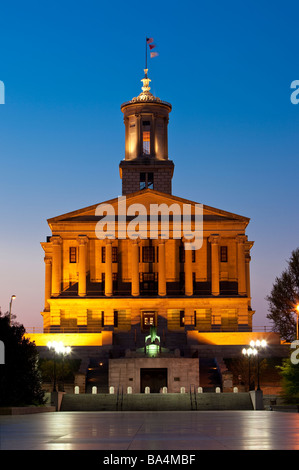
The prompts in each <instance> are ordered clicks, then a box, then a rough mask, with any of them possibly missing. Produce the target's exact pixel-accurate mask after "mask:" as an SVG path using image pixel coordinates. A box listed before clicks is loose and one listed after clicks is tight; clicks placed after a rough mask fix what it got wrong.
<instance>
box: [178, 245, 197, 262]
mask: <svg viewBox="0 0 299 470" xmlns="http://www.w3.org/2000/svg"><path fill="white" fill-rule="evenodd" d="M179 249H180V253H179V257H180V263H185V248H184V245H181V246H180V247H179ZM192 263H195V250H192Z"/></svg>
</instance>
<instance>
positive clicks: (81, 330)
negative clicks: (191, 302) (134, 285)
mask: <svg viewBox="0 0 299 470" xmlns="http://www.w3.org/2000/svg"><path fill="white" fill-rule="evenodd" d="M185 326H186V327H194V329H195V330H196V331H199V332H203V333H204V332H206V333H209V332H225V331H226V332H234V331H235V332H237V331H240V328H239V325H234V326H233V325H232V326H229V327H228V326H223V325H221V324H219V325H217V326H219V329H217V331H215V330H214V329H213V325H211V326H210V327H209V328H203V327H201V325H200V323H199V322H198V324H197V325H196V324H195V321H194V317H190V318H188V316H186V317H185ZM112 327H113V325H111V327H110V329H112ZM107 329H109V327H104V328H91V327H88V328H82V327H60V326H57V327H52V328H42V327H35V326H33V327H26V333H28V334H30V333H33V334H35V333H37V334H38V333H82V334H84V333H101V332H102V331H106V330H107ZM271 331H274V328H273V326H271V325H264V326H253V327H252V332H264V333H269V332H271ZM126 333H127V334H129V333H130V332H126ZM132 334H135V333H134V332H133V333H132Z"/></svg>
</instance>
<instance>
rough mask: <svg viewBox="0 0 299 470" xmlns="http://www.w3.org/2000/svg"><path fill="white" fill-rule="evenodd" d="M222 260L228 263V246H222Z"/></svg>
mask: <svg viewBox="0 0 299 470" xmlns="http://www.w3.org/2000/svg"><path fill="white" fill-rule="evenodd" d="M220 261H221V263H227V246H221V247H220Z"/></svg>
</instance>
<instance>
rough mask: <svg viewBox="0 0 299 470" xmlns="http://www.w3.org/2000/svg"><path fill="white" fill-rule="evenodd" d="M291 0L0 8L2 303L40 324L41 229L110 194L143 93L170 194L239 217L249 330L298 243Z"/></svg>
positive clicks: (261, 320)
mask: <svg viewBox="0 0 299 470" xmlns="http://www.w3.org/2000/svg"><path fill="white" fill-rule="evenodd" d="M298 13H299V5H298V2H296V1H286V2H278V1H273V2H271V3H270V2H269V1H267V2H266V1H256V0H253V1H250V2H240V1H227V2H221V1H219V0H217V1H214V2H208V1H206V2H203V1H199V2H195V1H188V0H187V1H185V2H170V1H162V2H156V1H152V2H147V3H145V2H136V1H134V0H133V1H130V2H120V1H115V2H102V1H86V2H84V3H82V2H80V3H79V2H76V1H75V2H74V1H73V2H70V1H64V0H61V1H59V2H58V1H56V0H54V1H52V2H51V3H45V2H37V1H36V2H35V1H30V0H29V1H27V2H21V1H12V2H5V4H4V5H3V3H2V4H1V11H0V44H1V46H0V80H2V81H3V82H4V84H5V104H4V105H0V165H1V166H0V170H1V189H2V191H1V192H2V197H1V202H0V210H1V231H0V263H1V278H0V306H1V308H2V310H4V311H5V310H7V309H8V304H9V300H10V296H11V294H16V295H17V299H16V300H15V303H14V307H13V309H14V311H15V313H17V315H18V319H19V321H21V322H22V323H24V325H25V326H26V327H28V328H29V327H33V326H36V327H41V326H42V317H41V315H40V311H41V310H42V308H43V295H44V286H43V282H44V262H43V250H42V248H41V246H40V242H41V241H44V240H45V239H46V236H47V235H49V234H50V231H49V229H48V226H47V219H48V218H51V217H54V216H56V215H60V214H63V213H65V212H69V211H72V210H76V209H79V208H83V207H85V206H88V205H91V204H96V203H100V202H102V201H103V200H107V199H109V198H111V197H116V196H117V195H120V194H121V181H120V178H119V170H118V165H119V162H120V160H122V158H123V157H124V125H123V117H122V113H121V111H120V105H121V103H123V102H124V101H127V100H129V99H131V98H132V97H133V96H137V95H138V94H139V93H140V91H141V90H140V87H141V82H140V80H141V78H142V76H143V68H144V56H145V47H144V42H145V37H146V36H151V37H153V38H154V39H155V42H156V44H157V51H158V52H159V56H158V57H156V58H155V59H151V60H149V76H150V78H151V79H152V82H151V86H152V91H153V93H154V94H155V95H156V96H159V97H160V98H162V99H163V100H165V101H169V102H171V104H172V106H173V110H172V112H171V115H170V123H169V156H170V158H171V159H173V161H174V163H175V172H174V178H173V194H174V195H176V196H181V197H186V198H188V199H193V200H194V201H196V202H199V203H203V204H206V205H209V206H214V207H216V208H219V209H223V210H227V211H230V212H235V213H238V214H241V215H244V216H247V217H250V218H251V222H250V225H249V227H248V232H247V233H248V237H249V239H250V240H254V241H255V245H254V248H253V249H252V262H251V278H252V279H251V284H252V297H253V301H252V305H253V308H254V309H255V310H256V314H255V317H254V324H255V325H256V326H261V325H265V324H266V323H267V321H266V314H267V307H268V304H267V302H266V301H265V297H266V295H268V294H269V292H270V290H271V286H272V284H273V282H274V280H275V277H276V276H277V275H280V273H281V271H282V270H283V269H284V268H285V267H286V261H287V259H288V258H289V257H290V255H291V252H292V250H293V249H295V248H297V247H298V246H299V243H298V234H299V221H298V220H299V217H298V194H299V185H298V182H297V176H298V167H299V165H298V124H299V104H298V105H293V104H292V103H291V101H290V95H291V92H292V90H291V89H290V84H291V82H292V81H293V80H296V79H299V55H298V43H299V30H298V24H297V23H298Z"/></svg>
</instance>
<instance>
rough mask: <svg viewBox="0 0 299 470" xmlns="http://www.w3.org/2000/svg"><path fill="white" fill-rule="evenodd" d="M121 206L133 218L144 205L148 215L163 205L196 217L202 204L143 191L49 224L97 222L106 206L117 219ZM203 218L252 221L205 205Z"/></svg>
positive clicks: (71, 213) (68, 214) (50, 220)
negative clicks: (196, 210) (186, 207)
mask: <svg viewBox="0 0 299 470" xmlns="http://www.w3.org/2000/svg"><path fill="white" fill-rule="evenodd" d="M120 204H125V208H126V209H125V213H126V214H127V215H128V214H130V216H131V217H134V216H135V215H133V213H134V210H135V209H136V210H138V205H142V206H143V207H144V208H145V210H146V212H147V214H150V213H151V212H150V211H151V209H152V208H153V206H154V205H155V207H157V206H159V207H161V205H163V204H164V205H166V206H168V208H170V207H171V206H172V205H175V206H173V208H174V209H178V208H179V210H180V211H181V213H182V214H183V211H184V210H185V206H189V207H190V210H191V214H192V215H194V214H195V208H196V206H197V205H199V204H201V203H198V202H195V201H191V200H188V199H184V198H181V197H178V196H173V195H170V194H166V193H162V192H160V191H154V190H150V189H145V190H142V191H138V192H135V193H131V194H129V195H127V196H126V197H124V196H123V197H121V196H119V197H116V198H113V199H110V200H107V201H104V202H101V203H98V204H94V205H92V206H88V207H85V208H82V209H79V210H76V211H72V212H68V213H66V214H62V215H59V216H57V217H53V218H51V219H48V223H49V225H50V226H51V225H52V224H55V223H57V222H92V221H97V220H100V218H101V217H103V215H99V214H100V213H102V214H103V212H102V211H103V210H104V207H105V206H107V207H109V208H110V209H111V208H112V209H113V211H114V214H115V216H116V217H117V216H118V214H119V211H120V208H121V207H122V209H121V210H122V211H124V205H123V206H121V205H120ZM130 216H129V218H130ZM203 217H204V220H205V221H215V222H217V221H219V222H220V221H225V220H226V221H238V222H243V223H245V225H247V224H248V223H249V220H250V219H249V218H248V217H244V216H241V215H238V214H234V213H232V212H227V211H223V210H221V209H217V208H214V207H210V206H207V205H205V204H203Z"/></svg>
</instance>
